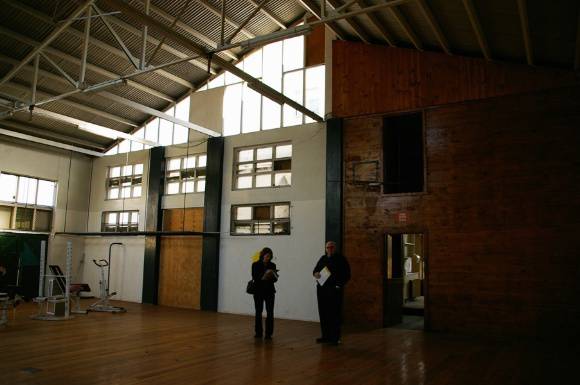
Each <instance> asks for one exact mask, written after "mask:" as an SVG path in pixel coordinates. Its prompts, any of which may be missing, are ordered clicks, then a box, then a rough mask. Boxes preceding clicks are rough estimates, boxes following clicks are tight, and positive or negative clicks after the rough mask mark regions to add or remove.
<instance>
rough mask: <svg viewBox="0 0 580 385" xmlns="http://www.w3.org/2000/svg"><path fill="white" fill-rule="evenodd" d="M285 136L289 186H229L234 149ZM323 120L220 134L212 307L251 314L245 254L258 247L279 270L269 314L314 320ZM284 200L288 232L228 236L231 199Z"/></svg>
mask: <svg viewBox="0 0 580 385" xmlns="http://www.w3.org/2000/svg"><path fill="white" fill-rule="evenodd" d="M282 141H291V142H292V145H293V153H292V186H291V187H283V188H266V189H252V190H243V191H232V165H233V153H234V149H235V148H237V147H242V146H251V145H259V144H266V143H276V142H282ZM325 148H326V129H325V126H324V124H307V125H303V126H295V127H287V128H280V129H276V130H272V131H262V132H257V133H252V134H244V135H238V136H233V137H226V140H225V154H224V172H223V192H222V220H221V232H222V238H221V243H220V265H219V293H218V310H219V311H220V312H226V313H239V314H253V311H254V310H253V306H254V305H253V300H252V297H251V296H249V295H248V294H246V293H245V292H244V291H245V286H246V282H247V281H248V280H249V279H250V278H251V275H250V268H251V263H252V260H251V257H252V255H254V253H255V252H256V251H258V250H260V249H261V248H263V247H266V246H267V247H270V248H271V249H272V250H273V252H274V262H275V263H276V265H277V266H278V269H279V270H280V279H279V281H278V282H277V283H276V289H277V294H276V302H275V316H276V317H277V318H290V319H300V320H317V319H318V311H317V307H316V288H315V283H314V279H313V278H312V269H313V268H314V264H315V263H316V261H317V260H318V258H319V257H320V255H322V253H323V252H324V230H325V229H324V217H325V201H324V198H325ZM285 201H290V202H291V207H290V222H291V234H290V235H276V236H232V235H230V208H231V205H234V204H246V203H270V202H285Z"/></svg>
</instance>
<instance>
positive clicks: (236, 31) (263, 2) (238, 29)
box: [221, 0, 268, 45]
mask: <svg viewBox="0 0 580 385" xmlns="http://www.w3.org/2000/svg"><path fill="white" fill-rule="evenodd" d="M267 2H268V0H262V2H261V3H260V4H258V6H257V7H256V8H255V9H254V10H253V11H252V13H251V14H250V15H249V16H248V17H247V18H246V20H244V22H243V23H242V24H240V26H239V27H238V28H237V29H236V30H235V31H234V33H232V34H231V36H230V37H228V39H227V40H225V41H222V44H221V45H224V44H229V43H230V42H231V41H232V40H233V39H234V37H236V35H237V34H238V33H240V31H241V30H242V29H244V27H245V26H246V25H247V24H248V23H249V22H250V20H252V19H253V18H254V16H256V14H257V13H258V12H259V11H260V10H261V9H262V7H263V6H264V4H266V3H267ZM222 40H223V39H222Z"/></svg>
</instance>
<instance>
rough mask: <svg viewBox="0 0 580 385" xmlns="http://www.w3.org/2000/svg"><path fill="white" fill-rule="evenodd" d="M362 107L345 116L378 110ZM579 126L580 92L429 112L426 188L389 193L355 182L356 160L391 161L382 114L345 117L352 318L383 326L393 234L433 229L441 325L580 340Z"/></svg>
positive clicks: (431, 259) (435, 323)
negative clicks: (388, 242)
mask: <svg viewBox="0 0 580 385" xmlns="http://www.w3.org/2000/svg"><path fill="white" fill-rule="evenodd" d="M341 44H342V43H341ZM339 46H340V45H339ZM361 46H363V45H362V44H361ZM363 47H368V49H369V50H371V51H372V50H374V49H375V48H374V47H371V46H363ZM383 50H385V49H384V48H383ZM386 50H389V49H386ZM428 55H431V54H428ZM361 56H363V55H362V54H354V53H352V54H351V57H353V58H355V60H359V58H360V57H361ZM369 60H373V59H372V57H371V58H369ZM458 60H460V61H463V60H464V59H458ZM383 65H386V64H385V63H384V62H383ZM342 66H343V67H344V63H342ZM360 66H362V64H360ZM359 68H362V67H359ZM333 70H334V71H337V66H335V67H334V68H333ZM338 71H341V70H338ZM395 71H396V70H395ZM335 73H336V72H335ZM337 76H344V74H340V73H339V74H337ZM369 76H372V75H369ZM385 76H387V75H385ZM360 85H361V83H358V85H357V84H353V85H352V88H353V90H354V92H357V91H360V88H357V87H360ZM376 88H380V85H377V86H376ZM385 88H388V87H385ZM342 92H349V91H348V90H346V89H343V90H339V91H338V92H337V90H336V89H334V97H335V98H336V97H337V95H338V97H341V96H340V95H341V93H342ZM359 104H360V105H364V103H357V106H358V105H359ZM388 105H389V100H386V101H385V103H384V105H383V107H380V108H386V107H384V106H388ZM357 106H355V105H353V106H350V107H349V109H345V110H341V111H342V112H343V113H345V114H352V115H354V114H358V113H363V112H368V111H367V110H365V109H364V108H366V107H365V106H361V107H360V108H358V107H357ZM335 107H336V104H335ZM363 107H364V108H363ZM396 107H397V108H399V107H401V105H397V106H396ZM372 108H379V107H376V106H373V107H372ZM397 108H396V109H397ZM401 108H403V107H401ZM334 112H335V114H336V110H335V111H334ZM382 112H385V113H388V110H384V111H380V110H373V113H382ZM579 127H580V87H572V88H560V89H553V90H546V91H537V92H534V93H528V94H520V95H513V96H501V97H495V98H489V99H486V100H480V101H472V102H464V103H456V104H449V105H446V106H441V107H437V108H429V109H427V110H425V113H424V135H425V159H426V170H427V173H426V192H425V193H415V194H393V195H384V194H383V193H382V191H381V190H380V189H379V188H372V187H371V188H366V187H362V186H357V185H353V184H351V183H349V178H350V175H351V174H350V173H351V169H352V162H354V161H360V160H379V161H380V163H381V164H382V116H378V115H376V116H366V117H365V116H361V117H356V118H349V119H346V120H345V122H344V161H345V170H344V173H345V180H346V183H345V184H344V201H343V202H344V203H343V204H344V252H345V254H346V255H347V256H348V257H349V261H350V263H351V266H352V271H353V280H352V281H351V283H350V284H349V287H348V289H347V291H346V302H345V309H346V311H345V313H346V314H345V315H346V318H347V320H348V321H350V322H351V323H357V324H363V325H366V326H370V327H381V326H382V317H383V308H382V301H381V298H382V295H383V283H382V280H383V276H382V271H383V264H382V263H383V262H382V261H383V254H384V250H383V248H384V246H383V239H384V234H385V233H387V232H389V231H391V232H424V233H425V234H426V236H427V237H426V256H427V258H428V266H429V273H428V282H427V290H428V295H429V303H428V307H429V308H428V311H429V326H430V328H431V329H433V330H444V331H451V332H460V333H471V334H493V335H511V336H513V335H528V336H533V335H550V336H555V335H558V334H561V335H567V336H570V335H573V336H578V331H577V327H578V325H579V324H580V304H579V301H578V298H580V278H579V277H580V245H579V243H578V242H577V237H578V234H580V219H579V218H580V177H579V175H580V174H579V165H580V151H578V149H579V148H580V130H579V129H578V128H579ZM399 213H406V214H407V221H406V222H405V223H401V222H400V221H399V220H398V219H399V218H400V217H399V216H398V214H399Z"/></svg>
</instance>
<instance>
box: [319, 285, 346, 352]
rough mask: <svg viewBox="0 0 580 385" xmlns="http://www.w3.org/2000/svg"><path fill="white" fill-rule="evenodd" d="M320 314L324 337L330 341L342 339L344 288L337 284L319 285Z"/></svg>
mask: <svg viewBox="0 0 580 385" xmlns="http://www.w3.org/2000/svg"><path fill="white" fill-rule="evenodd" d="M316 295H317V297H318V314H319V316H320V329H321V331H322V338H323V339H324V340H326V341H328V342H337V341H339V340H340V325H341V324H342V298H343V290H342V289H337V288H336V287H335V286H331V287H325V286H317V288H316Z"/></svg>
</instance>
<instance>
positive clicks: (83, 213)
mask: <svg viewBox="0 0 580 385" xmlns="http://www.w3.org/2000/svg"><path fill="white" fill-rule="evenodd" d="M91 164H92V159H91V158H90V157H88V156H86V155H82V154H79V153H75V152H70V151H65V150H60V149H57V148H53V147H47V146H42V145H38V144H34V143H22V142H20V141H13V140H10V139H5V138H0V171H2V172H6V173H13V174H19V175H25V176H31V177H36V178H41V179H48V180H54V181H56V182H57V197H56V207H55V209H54V212H53V226H52V231H53V232H62V231H69V232H77V231H85V230H86V228H87V208H88V200H89V182H90V173H91ZM69 180H70V182H69ZM65 217H66V223H65ZM65 225H66V227H65ZM67 240H71V241H72V242H73V270H72V272H73V279H77V280H78V279H80V278H81V277H80V275H79V274H78V272H79V266H80V261H81V260H82V257H83V252H84V240H83V239H82V237H62V236H56V237H55V236H51V237H49V242H48V261H49V263H51V264H58V265H60V266H61V267H62V268H63V270H64V267H65V258H66V241H67Z"/></svg>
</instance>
